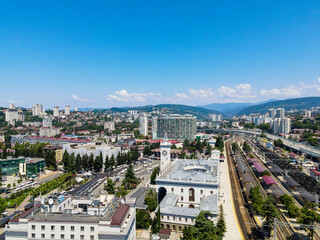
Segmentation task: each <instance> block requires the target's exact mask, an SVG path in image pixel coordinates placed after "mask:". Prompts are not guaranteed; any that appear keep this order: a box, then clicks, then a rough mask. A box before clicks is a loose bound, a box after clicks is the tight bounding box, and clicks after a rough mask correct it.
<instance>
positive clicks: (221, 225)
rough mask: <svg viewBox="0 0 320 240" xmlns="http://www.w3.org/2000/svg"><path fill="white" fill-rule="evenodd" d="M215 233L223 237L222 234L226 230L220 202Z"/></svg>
mask: <svg viewBox="0 0 320 240" xmlns="http://www.w3.org/2000/svg"><path fill="white" fill-rule="evenodd" d="M217 228H218V229H217V234H218V235H219V236H220V237H221V238H223V237H224V234H225V232H226V230H227V227H226V222H225V220H224V213H223V207H222V204H221V205H220V213H219V220H218V222H217Z"/></svg>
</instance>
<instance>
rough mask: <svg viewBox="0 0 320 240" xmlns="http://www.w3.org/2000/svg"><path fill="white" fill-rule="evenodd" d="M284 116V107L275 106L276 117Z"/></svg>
mask: <svg viewBox="0 0 320 240" xmlns="http://www.w3.org/2000/svg"><path fill="white" fill-rule="evenodd" d="M284 117H285V109H284V108H277V118H284Z"/></svg>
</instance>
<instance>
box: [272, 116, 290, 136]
mask: <svg viewBox="0 0 320 240" xmlns="http://www.w3.org/2000/svg"><path fill="white" fill-rule="evenodd" d="M270 128H271V130H272V132H273V133H274V134H287V133H290V131H291V119H290V118H275V119H273V120H271V123H270Z"/></svg>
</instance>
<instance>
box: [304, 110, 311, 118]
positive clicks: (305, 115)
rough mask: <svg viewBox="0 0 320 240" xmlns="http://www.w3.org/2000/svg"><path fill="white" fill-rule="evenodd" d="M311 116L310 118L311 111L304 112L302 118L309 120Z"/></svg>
mask: <svg viewBox="0 0 320 240" xmlns="http://www.w3.org/2000/svg"><path fill="white" fill-rule="evenodd" d="M311 116H312V112H311V111H305V113H304V117H306V118H311Z"/></svg>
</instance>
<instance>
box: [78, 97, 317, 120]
mask: <svg viewBox="0 0 320 240" xmlns="http://www.w3.org/2000/svg"><path fill="white" fill-rule="evenodd" d="M317 106H320V97H305V98H293V99H286V100H275V99H270V100H268V101H264V102H261V103H213V104H208V105H205V106H196V107H195V106H188V105H180V104H159V105H146V106H138V107H122V108H116V107H114V108H109V109H94V108H80V109H79V110H80V111H89V110H94V111H109V112H127V111H128V110H141V111H145V112H151V111H154V110H163V109H166V111H167V113H178V114H192V115H195V116H197V117H198V118H199V119H208V118H209V115H210V114H222V115H223V116H224V117H232V116H234V115H236V116H240V115H249V114H250V113H261V114H264V113H266V112H267V111H268V110H269V109H270V108H279V107H282V108H285V109H286V110H287V111H289V110H304V109H310V108H311V107H317Z"/></svg>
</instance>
